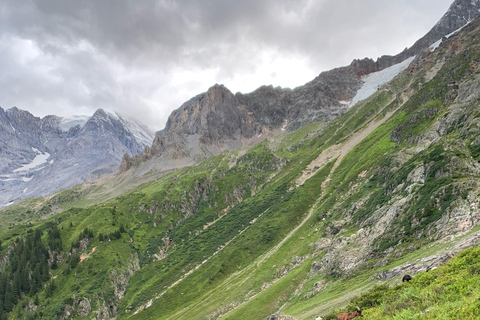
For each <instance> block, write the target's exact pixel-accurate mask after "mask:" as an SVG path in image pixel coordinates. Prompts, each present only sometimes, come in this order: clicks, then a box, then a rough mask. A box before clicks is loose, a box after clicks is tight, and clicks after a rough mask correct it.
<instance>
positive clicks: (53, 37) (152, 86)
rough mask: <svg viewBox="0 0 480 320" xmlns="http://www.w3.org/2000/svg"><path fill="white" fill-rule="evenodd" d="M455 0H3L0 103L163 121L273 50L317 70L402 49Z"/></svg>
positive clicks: (155, 124) (257, 65) (251, 69)
mask: <svg viewBox="0 0 480 320" xmlns="http://www.w3.org/2000/svg"><path fill="white" fill-rule="evenodd" d="M450 2H451V0H440V1H439V0H424V1H418V0H415V1H414V0H404V1H400V0H398V1H384V0H354V1H352V0H328V1H327V0H317V1H314V0H298V1H293V0H283V1H282V0H262V1H260V0H244V1H233V0H231V1H226V0H205V1H193V0H184V1H171V0H163V1H151V0H146V1H134V0H131V1H119V0H102V1H98V0H85V1H71V0H70V1H65V0H62V1H61V0H38V1H28V0H26V1H18V0H2V2H1V3H0V40H1V43H0V68H1V70H2V71H1V73H0V85H1V86H2V95H1V96H0V105H1V106H2V107H4V108H9V107H11V106H13V105H16V106H18V107H19V108H22V109H28V110H30V111H32V112H33V113H34V114H36V115H45V114H47V113H55V114H60V115H67V114H72V113H89V114H91V113H92V112H93V110H94V109H96V108H99V107H102V108H107V109H112V110H118V111H119V112H120V113H122V114H126V115H130V116H132V117H137V119H138V118H140V117H141V116H144V118H145V119H148V120H144V122H147V121H148V122H147V124H148V125H149V126H150V127H151V128H155V129H160V128H161V127H162V126H163V125H164V123H165V121H166V117H167V116H168V114H169V113H170V112H171V110H172V109H173V108H177V107H179V106H180V104H181V102H183V101H185V100H187V99H189V98H190V97H191V96H192V95H193V94H196V93H199V92H201V91H204V90H206V89H207V88H208V87H209V86H210V85H212V84H214V82H223V83H225V84H226V85H227V86H228V85H229V82H230V81H231V83H232V85H234V83H235V81H237V82H239V79H242V78H243V79H248V77H249V76H251V75H256V78H257V80H258V78H260V76H259V72H260V71H259V70H260V69H261V68H262V67H263V64H267V63H268V62H269V61H273V60H275V59H280V58H282V59H284V60H279V61H290V60H288V59H297V60H298V59H303V58H304V60H305V64H306V66H305V68H304V69H305V70H309V69H310V70H311V75H310V74H309V75H308V76H313V75H315V74H318V73H319V72H320V71H322V70H326V69H329V68H333V67H337V66H341V65H344V64H348V63H350V61H351V60H352V59H354V58H363V57H365V56H369V57H372V58H376V57H377V56H379V55H381V54H395V53H397V52H399V51H401V50H402V49H403V48H404V47H405V46H409V45H411V44H413V42H414V41H415V40H416V39H417V38H419V37H420V36H421V35H423V34H424V33H425V32H426V31H428V29H430V28H431V27H432V26H433V24H434V23H435V22H436V21H437V20H438V19H439V18H440V16H441V15H442V14H443V13H444V12H445V11H446V9H447V7H448V5H449V3H450ZM277 63H278V62H277ZM279 69H283V67H280V68H279ZM281 71H282V70H273V71H272V70H267V71H265V72H267V73H268V75H262V77H263V76H265V77H266V78H265V81H273V80H272V79H273V78H268V76H270V75H273V76H275V75H276V74H280V73H281ZM182 75H183V76H182ZM296 76H297V77H299V80H298V81H303V82H306V81H308V80H310V79H303V78H301V75H300V72H299V74H298V75H296V74H295V75H293V74H292V75H291V77H292V78H294V77H296ZM304 76H305V75H304ZM251 82H253V81H251ZM303 82H300V83H298V84H301V83H303ZM266 84H268V82H267V83H266ZM276 85H278V83H277V84H276ZM280 85H281V83H280ZM240 89H241V88H240ZM250 89H252V88H250ZM232 90H233V91H236V90H238V89H237V88H232Z"/></svg>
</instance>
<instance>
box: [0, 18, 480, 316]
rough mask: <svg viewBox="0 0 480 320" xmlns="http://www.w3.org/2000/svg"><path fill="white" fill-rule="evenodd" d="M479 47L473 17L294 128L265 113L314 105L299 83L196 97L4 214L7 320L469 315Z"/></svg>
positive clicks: (476, 220)
mask: <svg viewBox="0 0 480 320" xmlns="http://www.w3.org/2000/svg"><path fill="white" fill-rule="evenodd" d="M479 52H480V18H477V19H475V20H473V21H471V22H470V23H469V24H467V25H465V26H464V27H463V28H462V29H461V30H459V31H458V32H456V33H455V34H453V35H451V36H449V37H445V39H442V41H441V42H440V43H438V46H435V48H428V47H427V48H425V51H423V52H422V53H421V54H418V56H416V57H415V58H414V59H410V61H406V62H405V64H404V65H397V64H396V65H393V66H390V67H388V68H385V69H383V70H381V71H379V72H375V73H369V74H368V75H366V76H363V75H362V76H360V80H361V82H362V83H361V89H360V90H359V91H356V92H355V95H358V94H360V95H361V98H358V97H357V99H355V101H356V103H355V104H354V105H353V106H352V107H350V108H348V109H347V110H346V111H345V112H344V113H342V114H339V115H338V116H337V117H335V118H333V119H331V120H329V121H318V122H308V121H306V124H305V125H303V126H301V127H299V128H298V129H297V130H293V128H290V129H288V126H289V123H286V122H285V121H284V120H285V117H286V116H285V115H284V114H282V113H281V112H278V114H279V116H278V117H277V116H276V114H277V113H276V112H272V113H268V112H267V111H266V110H267V108H273V109H274V110H277V111H278V110H287V111H288V110H290V111H291V112H292V113H293V112H298V113H297V114H298V116H299V117H300V118H301V117H302V116H301V115H302V114H303V112H306V113H305V114H307V113H310V112H313V111H312V110H309V109H307V108H306V110H297V109H294V108H293V107H292V106H293V105H294V104H289V103H286V104H285V106H284V105H282V104H281V103H280V104H276V101H283V100H282V99H284V98H285V97H286V96H288V97H292V96H294V94H293V92H294V91H295V90H290V91H288V90H284V89H278V88H271V87H263V88H260V89H259V91H258V92H256V93H255V94H256V96H255V95H253V93H252V95H251V96H248V97H247V98H245V97H244V95H240V94H235V95H234V94H232V93H231V92H229V91H228V90H227V89H226V88H224V87H222V86H220V85H217V86H214V87H213V88H211V89H210V90H209V91H208V92H207V93H205V94H201V95H199V96H197V97H194V98H192V99H191V100H189V101H188V102H186V103H185V104H184V105H183V106H182V108H180V109H179V110H177V111H175V112H174V113H173V114H172V116H171V117H170V119H169V122H168V124H167V126H166V128H165V130H164V131H163V132H157V134H156V137H155V142H154V143H153V144H152V146H151V147H148V148H146V150H147V151H148V152H147V151H144V152H143V153H142V154H141V155H140V156H133V157H131V156H124V157H123V162H122V166H123V165H125V166H123V169H124V170H122V171H121V172H117V173H115V174H112V175H109V176H106V177H104V178H102V179H100V180H97V181H95V182H94V183H89V184H85V185H78V186H76V187H74V188H70V189H65V190H62V191H59V192H56V193H55V194H52V195H49V196H48V197H45V198H36V199H26V200H24V201H19V202H18V203H15V204H13V205H11V206H8V207H6V208H4V209H3V210H1V211H0V216H1V218H2V222H3V223H2V224H0V240H1V242H0V272H1V276H0V306H1V308H0V318H3V319H6V318H9V319H20V318H21V319H25V318H26V319H40V318H41V319H72V318H73V319H75V318H76V319H81V318H89V319H91V318H96V319H189V320H190V319H220V318H221V319H269V320H273V319H290V320H291V319H298V320H311V319H316V318H318V317H322V318H323V319H336V318H337V314H338V313H339V312H341V311H353V309H352V310H350V309H348V308H350V307H353V306H359V307H361V308H362V313H363V314H364V317H365V319H384V318H392V319H416V318H429V319H430V318H446V319H465V318H473V319H474V318H476V312H477V311H478V294H479V291H478V283H480V277H479V274H480V272H479V270H480V269H479V263H478V257H479V254H480V253H479V249H478V248H479V245H480V233H479V230H480V227H479V226H480V210H479V206H480V202H479V194H480V179H479V176H480V139H479V134H480V120H479V119H480V107H479V104H478V102H479V101H480V90H479V88H480V86H479V84H480V55H479ZM392 67H393V68H392ZM346 68H349V69H350V70H359V69H354V67H353V66H350V67H346ZM340 70H342V69H341V68H340ZM343 70H345V69H343ZM332 72H334V73H338V72H339V70H338V69H337V70H334V71H332ZM350 72H354V71H350ZM395 75H396V76H395ZM320 79H321V78H320ZM342 83H345V82H342ZM311 85H312V86H314V85H313V84H311ZM372 88H374V90H372ZM307 91H308V90H307ZM362 91H363V93H362ZM288 92H292V93H288ZM335 92H336V91H335V90H333V89H332V90H330V91H329V93H328V96H331V97H335V94H336V93H335ZM267 93H268V94H267ZM284 94H285V95H284ZM295 94H298V98H299V99H301V94H300V93H295ZM352 95H353V93H352ZM267 96H270V97H271V100H270V99H267V98H266V97H267ZM336 97H338V96H336ZM318 98H319V99H320V97H319V96H318ZM339 98H340V97H339ZM249 99H250V100H249ZM310 99H311V98H309V95H308V92H306V98H305V100H304V101H312V100H310ZM353 100H354V98H352V101H353ZM252 101H253V102H252ZM274 102H275V103H274ZM352 103H353V102H352ZM253 105H256V106H258V107H257V108H253V107H252V106H253ZM249 108H250V109H249ZM277 108H278V109H277ZM289 108H293V109H289ZM261 112H264V113H265V114H266V116H265V117H260V116H258V114H260V113H261ZM282 112H284V111H282ZM287 114H288V112H287ZM311 114H313V113H311ZM98 116H99V117H100V118H101V119H96V120H95V123H93V124H92V127H93V128H96V129H95V130H97V131H95V132H102V130H101V129H99V126H98V124H99V123H103V120H102V119H104V116H103V114H99V115H98ZM287 116H288V115H287ZM292 118H293V116H292ZM245 119H246V120H245ZM249 119H250V120H251V121H248V120H249ZM293 120H294V121H295V120H296V119H293ZM302 121H303V120H302ZM213 124H216V127H212V125H213ZM5 127H7V126H5ZM107 127H109V126H107ZM93 128H92V129H93ZM282 129H285V131H282ZM260 130H261V131H260ZM166 133H176V135H169V134H166ZM277 133H282V134H277ZM260 135H261V136H260ZM259 136H260V137H259ZM263 136H266V138H262V137H263ZM189 139H196V141H198V142H199V144H200V146H199V147H197V149H195V146H194V144H189V143H190V140H189ZM241 139H243V140H241ZM256 139H258V140H256ZM234 142H242V143H243V145H244V146H243V147H238V148H235V149H232V150H227V149H228V148H230V143H234ZM80 145H81V144H80ZM156 147H158V149H156ZM189 147H192V148H194V149H189ZM207 147H209V148H212V149H205V148H207ZM201 148H204V149H201ZM214 148H217V149H214ZM222 148H223V149H224V150H225V151H223V152H221V153H219V154H218V155H216V156H209V154H210V153H213V151H215V152H217V151H218V152H219V151H220V149H222ZM212 150H213V151H212ZM72 152H74V150H72ZM195 152H204V156H205V157H206V158H205V159H204V160H201V159H195V158H194V157H193V154H194V153H195ZM162 157H164V159H167V160H169V161H171V164H175V161H177V162H178V163H180V162H182V161H186V160H185V159H187V158H188V157H190V159H191V160H190V161H191V162H192V163H190V164H191V165H190V166H185V167H183V168H179V169H176V170H167V171H162V172H155V169H156V170H159V169H158V168H159V167H155V166H154V165H155V164H156V162H155V161H156V159H155V158H157V160H158V159H159V158H162ZM195 161H198V164H193V162H195ZM126 164H128V165H126ZM148 165H151V166H150V167H148ZM147 169H148V170H147ZM159 171H160V170H159ZM127 186H129V187H130V188H128V191H125V189H126V188H127ZM123 188H125V189H123ZM121 190H123V192H121V193H120V191H121ZM53 207H56V210H55V214H52V213H53V210H51V208H53ZM469 247H476V248H472V249H469V250H467V251H463V250H465V249H467V248H469ZM454 256H456V257H455V258H453V259H452V257H454ZM405 274H409V275H411V276H412V278H413V279H412V280H411V281H410V282H408V283H402V282H401V279H402V277H403V275H405Z"/></svg>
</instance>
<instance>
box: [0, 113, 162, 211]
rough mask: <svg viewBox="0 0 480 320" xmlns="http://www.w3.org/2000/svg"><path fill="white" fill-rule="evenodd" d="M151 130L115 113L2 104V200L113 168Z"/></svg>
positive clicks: (53, 188) (145, 142)
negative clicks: (42, 110) (42, 112)
mask: <svg viewBox="0 0 480 320" xmlns="http://www.w3.org/2000/svg"><path fill="white" fill-rule="evenodd" d="M152 140H153V136H152V135H151V134H150V133H147V132H145V131H144V130H143V129H141V128H140V127H139V126H138V125H137V124H135V123H134V122H131V121H129V120H126V119H123V118H122V117H120V116H119V115H117V114H108V113H106V112H105V111H103V110H102V109H99V110H97V111H96V112H95V114H94V115H93V116H91V117H82V116H74V117H70V118H61V117H57V116H46V117H44V118H38V117H35V116H33V115H32V114H31V113H29V112H28V111H23V110H20V109H18V108H15V107H14V108H11V109H8V110H6V111H4V110H3V109H1V108H0V141H3V145H2V146H1V148H0V158H1V162H0V183H1V184H0V206H5V205H6V204H8V203H11V202H13V201H16V200H19V199H22V198H26V197H32V196H42V195H47V194H50V193H53V192H55V191H57V190H59V189H63V188H68V187H71V186H73V185H75V184H77V183H84V182H87V181H92V180H94V179H98V178H99V177H101V176H104V175H105V174H109V173H112V172H115V170H116V169H117V168H118V165H119V164H120V162H121V159H122V156H123V155H124V154H130V155H134V154H137V153H139V152H141V151H142V150H143V149H144V148H145V146H147V145H148V144H150V143H151V141H152Z"/></svg>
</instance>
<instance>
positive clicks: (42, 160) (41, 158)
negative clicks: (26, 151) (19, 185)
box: [13, 148, 50, 172]
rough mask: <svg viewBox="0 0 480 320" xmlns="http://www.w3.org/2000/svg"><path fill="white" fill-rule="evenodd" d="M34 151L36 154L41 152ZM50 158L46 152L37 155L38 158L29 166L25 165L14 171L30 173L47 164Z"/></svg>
mask: <svg viewBox="0 0 480 320" xmlns="http://www.w3.org/2000/svg"><path fill="white" fill-rule="evenodd" d="M32 149H34V151H35V152H40V151H38V149H35V148H32ZM49 157H50V153H48V152H45V153H41V154H37V156H36V157H35V158H34V159H33V160H32V162H30V163H29V164H26V165H23V166H21V167H20V168H18V169H15V170H13V172H21V171H28V170H30V169H33V168H36V167H38V166H40V165H42V164H45V163H46V162H47V159H48V158H49Z"/></svg>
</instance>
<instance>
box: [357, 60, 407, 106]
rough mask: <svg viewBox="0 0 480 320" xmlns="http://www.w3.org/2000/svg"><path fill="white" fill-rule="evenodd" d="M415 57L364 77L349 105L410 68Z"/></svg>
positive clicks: (366, 96) (365, 97)
mask: <svg viewBox="0 0 480 320" xmlns="http://www.w3.org/2000/svg"><path fill="white" fill-rule="evenodd" d="M414 58H415V57H411V58H408V59H406V60H404V61H402V62H400V63H398V64H395V65H393V66H391V67H388V68H386V69H383V70H382V71H378V72H373V73H370V74H368V75H366V76H364V77H362V80H363V82H364V83H363V86H362V87H361V88H360V89H359V90H358V91H357V94H356V95H355V97H353V99H352V102H351V103H350V105H349V107H350V108H351V107H353V106H354V105H355V104H357V102H359V101H362V100H365V99H367V98H368V97H370V96H371V95H372V94H374V93H375V92H376V91H377V90H378V89H379V88H380V87H381V86H383V85H384V84H385V83H387V82H389V81H390V80H392V79H393V78H395V77H396V76H397V75H398V74H399V73H400V72H402V71H403V70H405V69H406V68H408V66H409V65H410V63H412V61H413V59H414Z"/></svg>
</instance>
